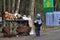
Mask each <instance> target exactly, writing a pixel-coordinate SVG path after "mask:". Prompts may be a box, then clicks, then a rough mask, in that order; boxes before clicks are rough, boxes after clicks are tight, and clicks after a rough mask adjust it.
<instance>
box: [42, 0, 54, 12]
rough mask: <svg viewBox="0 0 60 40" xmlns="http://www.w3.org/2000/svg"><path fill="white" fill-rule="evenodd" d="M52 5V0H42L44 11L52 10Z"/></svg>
mask: <svg viewBox="0 0 60 40" xmlns="http://www.w3.org/2000/svg"><path fill="white" fill-rule="evenodd" d="M53 5H54V4H53V0H44V1H43V7H44V12H53V11H54V6H53Z"/></svg>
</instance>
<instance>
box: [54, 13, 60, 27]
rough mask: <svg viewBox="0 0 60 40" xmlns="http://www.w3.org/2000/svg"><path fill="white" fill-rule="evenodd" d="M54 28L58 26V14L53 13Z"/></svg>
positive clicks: (59, 14) (59, 18) (59, 19)
mask: <svg viewBox="0 0 60 40" xmlns="http://www.w3.org/2000/svg"><path fill="white" fill-rule="evenodd" d="M54 26H60V12H54Z"/></svg>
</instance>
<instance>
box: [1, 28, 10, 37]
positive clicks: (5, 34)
mask: <svg viewBox="0 0 60 40" xmlns="http://www.w3.org/2000/svg"><path fill="white" fill-rule="evenodd" d="M2 32H3V34H4V36H10V35H11V33H10V27H3V29H2Z"/></svg>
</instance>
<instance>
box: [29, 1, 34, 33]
mask: <svg viewBox="0 0 60 40" xmlns="http://www.w3.org/2000/svg"><path fill="white" fill-rule="evenodd" d="M34 3H35V0H30V8H29V14H30V16H31V18H32V24H33V21H34ZM34 30H35V28H34V25H32V28H31V32H30V34H35V31H34Z"/></svg>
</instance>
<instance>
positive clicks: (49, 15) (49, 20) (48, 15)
mask: <svg viewBox="0 0 60 40" xmlns="http://www.w3.org/2000/svg"><path fill="white" fill-rule="evenodd" d="M46 26H54V15H53V12H47V13H46Z"/></svg>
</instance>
